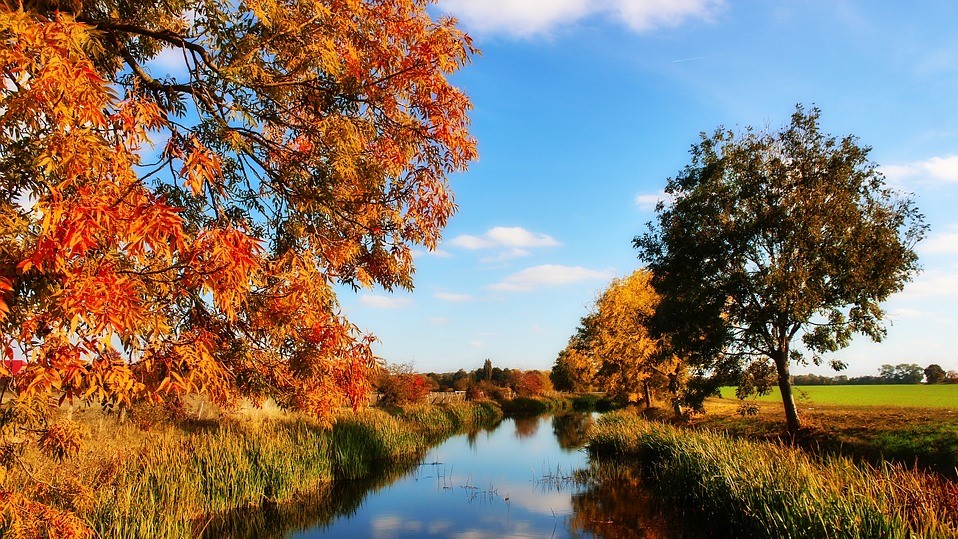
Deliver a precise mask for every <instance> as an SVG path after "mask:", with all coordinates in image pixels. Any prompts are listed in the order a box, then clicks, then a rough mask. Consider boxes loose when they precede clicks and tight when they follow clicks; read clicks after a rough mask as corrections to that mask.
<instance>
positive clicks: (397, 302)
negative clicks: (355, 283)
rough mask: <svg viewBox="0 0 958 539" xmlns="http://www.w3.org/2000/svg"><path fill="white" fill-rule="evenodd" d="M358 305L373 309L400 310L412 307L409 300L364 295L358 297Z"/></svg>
mask: <svg viewBox="0 0 958 539" xmlns="http://www.w3.org/2000/svg"><path fill="white" fill-rule="evenodd" d="M359 303H360V304H361V305H365V306H366V307H372V308H373V309H400V308H402V307H409V306H410V305H412V300H411V299H410V298H401V297H396V296H381V295H376V294H366V295H363V296H360V297H359Z"/></svg>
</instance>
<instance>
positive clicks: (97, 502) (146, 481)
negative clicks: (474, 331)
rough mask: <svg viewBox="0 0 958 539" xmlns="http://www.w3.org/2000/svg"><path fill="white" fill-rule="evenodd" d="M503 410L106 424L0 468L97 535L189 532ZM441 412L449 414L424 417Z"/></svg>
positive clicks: (407, 455) (6, 531) (461, 407)
mask: <svg viewBox="0 0 958 539" xmlns="http://www.w3.org/2000/svg"><path fill="white" fill-rule="evenodd" d="M501 415H502V413H501V411H500V410H499V409H498V407H494V406H492V405H489V404H488V403H483V404H476V405H473V404H471V403H457V404H453V405H434V406H430V407H423V408H421V409H416V410H410V411H409V412H408V413H405V414H400V415H398V416H393V415H390V414H388V413H386V412H384V411H381V410H376V409H369V410H363V411H361V412H357V413H344V414H342V415H341V416H340V417H338V418H337V420H336V421H335V422H334V424H333V425H332V426H328V425H322V424H319V423H316V422H314V421H312V420H310V419H309V418H306V417H301V416H287V417H282V418H272V419H262V420H257V421H237V422H219V423H213V424H210V425H208V426H206V427H205V428H200V429H198V430H195V432H188V431H184V430H183V429H181V428H177V427H175V426H171V425H163V426H160V427H155V428H154V429H152V430H151V431H149V432H145V433H144V432H137V431H136V428H135V427H132V426H129V425H119V426H115V425H111V426H105V427H103V428H102V429H100V431H99V432H94V433H93V434H92V436H91V438H92V440H89V441H88V442H87V444H86V445H87V447H86V449H85V451H84V452H83V453H81V454H80V455H77V456H76V457H74V458H72V459H68V460H66V461H63V462H56V461H53V460H50V459H47V458H46V457H43V456H42V455H40V454H30V455H25V456H24V458H25V459H27V461H28V462H29V464H30V466H29V467H30V468H31V469H32V473H31V475H32V477H31V476H28V475H27V474H26V473H25V472H23V471H18V470H15V469H11V470H9V471H7V472H5V473H4V474H3V477H2V478H0V479H2V480H3V484H4V486H5V487H7V488H11V487H12V488H14V489H15V490H19V491H21V492H23V493H24V494H25V495H27V496H28V497H30V498H31V499H34V500H37V501H39V502H41V503H44V504H47V505H48V506H50V507H53V508H57V509H62V510H65V511H68V512H70V513H72V514H74V515H76V516H77V517H79V518H81V519H82V520H83V521H85V522H86V523H87V525H88V526H89V527H90V528H92V530H93V531H94V532H95V533H96V535H97V536H98V537H118V538H119V537H124V538H125V537H156V538H165V537H192V536H198V535H202V533H203V531H204V529H205V528H206V527H207V526H208V525H209V524H210V522H211V521H213V520H217V521H219V520H221V519H219V518H218V517H217V515H222V514H229V513H235V512H236V511H237V510H241V509H243V508H250V507H256V508H259V507H262V506H275V505H277V504H284V503H287V502H296V501H298V500H301V499H303V497H304V496H306V495H307V494H310V493H315V492H322V491H326V490H328V489H329V485H330V484H331V483H333V482H335V481H336V480H338V479H365V478H369V477H371V476H374V475H375V474H377V473H379V472H380V471H382V470H384V469H390V468H392V469H398V468H401V467H402V466H403V465H404V464H409V463H411V462H415V460H416V459H418V458H420V457H421V456H422V455H423V454H425V451H426V450H427V449H428V448H429V447H430V446H431V445H432V444H434V443H436V442H437V441H439V440H441V439H442V438H444V437H448V436H450V435H452V434H455V433H457V432H461V431H462V430H468V429H472V428H477V427H479V426H481V425H484V424H491V423H494V422H497V421H498V420H499V419H501ZM439 416H441V417H446V418H456V420H455V421H453V420H452V419H449V420H447V421H444V422H442V423H431V422H427V421H426V420H425V418H428V417H439ZM426 425H428V428H427V426H426ZM11 522H12V521H11V520H10V519H3V518H0V536H8V535H9V536H19V535H18V534H21V535H24V533H25V532H27V530H17V529H13V528H11V525H12V524H11ZM24 536H32V535H30V534H29V533H26V535H24Z"/></svg>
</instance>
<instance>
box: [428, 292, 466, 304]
mask: <svg viewBox="0 0 958 539" xmlns="http://www.w3.org/2000/svg"><path fill="white" fill-rule="evenodd" d="M432 297H434V298H436V299H439V300H442V301H449V302H451V303H463V302H466V301H472V300H474V299H476V298H475V297H473V296H470V295H469V294H455V293H452V292H436V293H435V294H433V295H432Z"/></svg>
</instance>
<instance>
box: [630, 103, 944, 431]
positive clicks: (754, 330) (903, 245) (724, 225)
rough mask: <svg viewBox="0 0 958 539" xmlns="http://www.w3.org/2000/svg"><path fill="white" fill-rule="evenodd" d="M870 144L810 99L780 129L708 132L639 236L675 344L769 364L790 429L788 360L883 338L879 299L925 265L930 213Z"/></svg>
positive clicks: (738, 368) (704, 362)
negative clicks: (835, 126)
mask: <svg viewBox="0 0 958 539" xmlns="http://www.w3.org/2000/svg"><path fill="white" fill-rule="evenodd" d="M869 150H870V149H869V148H868V147H865V146H861V145H860V144H859V143H858V141H857V139H856V138H855V137H852V136H846V137H843V138H841V139H837V138H835V137H832V136H829V135H826V134H824V133H822V132H821V131H820V129H819V110H818V109H817V108H813V109H811V110H809V111H806V110H805V109H804V108H803V107H801V106H798V107H797V108H796V111H795V113H794V114H793V115H792V118H791V121H790V122H789V123H788V125H786V126H784V127H783V128H781V129H779V130H777V131H776V130H766V131H757V130H754V129H752V128H748V129H746V130H745V131H744V132H741V133H738V134H736V133H734V132H732V131H728V130H725V129H722V128H719V129H717V130H716V131H715V132H714V133H713V134H711V135H706V134H704V133H703V134H702V137H701V140H700V141H699V143H698V144H696V145H694V146H692V149H691V164H689V165H688V166H686V168H685V169H684V170H683V171H682V172H681V173H679V174H678V176H676V177H675V178H671V179H669V180H668V185H667V186H666V189H665V192H666V194H667V195H668V197H669V202H668V203H660V204H659V206H658V208H657V221H656V222H655V223H650V225H649V226H650V230H649V231H648V232H647V233H646V234H644V235H641V236H639V237H637V238H636V239H635V245H636V247H637V248H638V249H639V250H640V257H641V258H642V259H643V260H645V261H646V262H647V263H648V266H649V268H650V269H651V270H652V272H653V274H654V275H655V278H654V280H653V286H654V287H655V289H656V290H657V291H658V292H659V293H660V294H661V295H662V304H661V306H660V321H661V322H662V324H663V326H664V327H667V328H669V330H670V331H671V333H672V334H673V336H675V339H674V341H675V342H674V344H675V345H676V346H678V347H679V348H680V349H681V350H683V352H684V353H685V354H686V355H687V356H688V357H689V358H690V360H691V361H693V362H694V364H695V365H696V366H698V367H699V368H702V369H706V370H710V371H711V372H712V373H713V374H715V375H719V376H721V375H729V374H734V373H735V372H742V371H745V370H748V369H747V366H748V365H750V364H758V365H761V364H768V363H769V362H770V363H771V364H772V365H773V367H774V372H775V373H776V375H777V382H778V387H779V388H780V389H781V392H782V399H783V403H784V408H785V415H786V419H787V424H788V430H789V431H790V432H791V433H795V432H797V431H798V429H799V427H800V422H799V417H798V413H797V411H796V409H795V403H794V399H793V397H792V391H791V383H790V380H789V365H790V364H791V363H793V362H805V361H807V360H811V361H812V362H814V363H815V364H821V363H822V362H823V361H825V359H824V357H823V354H827V353H830V352H834V351H836V350H838V349H840V348H842V347H845V346H847V345H848V344H849V343H850V342H851V339H852V337H853V335H854V334H855V333H860V334H863V335H867V336H868V337H870V338H871V339H873V340H875V341H879V340H881V339H882V338H883V337H884V335H885V329H884V326H883V324H882V320H883V317H884V311H883V310H882V308H881V303H882V302H883V301H884V300H886V299H887V298H888V296H889V295H891V294H893V293H895V292H898V291H900V290H901V289H902V287H903V286H904V283H905V282H907V281H909V280H910V279H911V278H912V276H913V275H914V274H915V273H916V271H918V263H917V259H918V257H917V254H916V253H915V251H914V246H915V244H916V243H917V242H918V241H919V240H921V238H922V237H923V236H924V233H925V230H926V227H925V225H924V223H923V217H922V215H921V214H920V213H919V212H918V211H917V209H916V208H915V205H914V202H913V200H912V199H911V198H910V197H908V196H905V195H903V194H900V193H897V192H894V191H892V190H891V189H889V188H888V187H887V186H886V185H885V182H884V178H883V176H882V174H881V172H880V171H879V170H878V167H877V165H876V164H875V163H873V162H871V161H869V159H868V153H869ZM796 338H800V339H801V343H802V345H803V348H804V351H803V350H800V349H799V347H797V346H793V341H794V340H795V339H796ZM809 354H810V355H809ZM831 363H832V365H833V366H834V367H836V368H841V367H843V365H842V364H841V363H840V362H838V361H832V362H831Z"/></svg>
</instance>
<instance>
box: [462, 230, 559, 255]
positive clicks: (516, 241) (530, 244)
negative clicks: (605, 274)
mask: <svg viewBox="0 0 958 539" xmlns="http://www.w3.org/2000/svg"><path fill="white" fill-rule="evenodd" d="M449 245H452V246H455V247H461V248H463V249H469V250H471V251H477V250H480V249H496V248H503V247H506V248H510V249H528V248H535V247H557V246H558V245H560V244H559V242H557V241H556V240H555V239H554V238H553V237H552V236H549V235H548V234H537V233H535V232H529V231H528V230H526V229H524V228H522V227H518V226H497V227H493V228H490V229H489V230H487V231H486V233H485V234H483V235H482V236H472V235H469V234H463V235H461V236H456V237H455V238H453V239H451V240H450V241H449Z"/></svg>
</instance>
